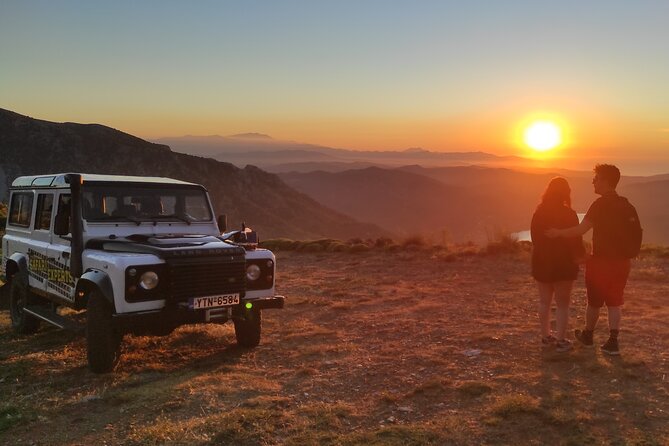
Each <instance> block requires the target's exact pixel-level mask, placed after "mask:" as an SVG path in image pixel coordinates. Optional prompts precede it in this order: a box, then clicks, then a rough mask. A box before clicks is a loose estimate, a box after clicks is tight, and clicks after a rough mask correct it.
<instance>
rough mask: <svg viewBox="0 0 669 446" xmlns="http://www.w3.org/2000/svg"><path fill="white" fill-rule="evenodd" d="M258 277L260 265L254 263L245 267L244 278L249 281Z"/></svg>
mask: <svg viewBox="0 0 669 446" xmlns="http://www.w3.org/2000/svg"><path fill="white" fill-rule="evenodd" d="M259 277H260V267H259V266H258V265H255V264H254V265H249V266H247V267H246V279H247V280H248V281H249V282H253V281H254V280H258V278H259Z"/></svg>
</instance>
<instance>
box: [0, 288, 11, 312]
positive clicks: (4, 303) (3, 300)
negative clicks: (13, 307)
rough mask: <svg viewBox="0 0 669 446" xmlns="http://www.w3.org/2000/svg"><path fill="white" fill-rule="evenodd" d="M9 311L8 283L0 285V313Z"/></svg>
mask: <svg viewBox="0 0 669 446" xmlns="http://www.w3.org/2000/svg"><path fill="white" fill-rule="evenodd" d="M1 310H9V283H3V284H2V285H0V311H1Z"/></svg>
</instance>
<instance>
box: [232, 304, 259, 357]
mask: <svg viewBox="0 0 669 446" xmlns="http://www.w3.org/2000/svg"><path fill="white" fill-rule="evenodd" d="M261 319H262V317H261V313H260V310H257V309H255V308H253V309H250V310H245V311H244V313H243V314H242V317H240V318H236V319H235V320H234V322H235V337H236V338H237V344H238V345H239V346H240V347H246V348H253V347H256V346H257V345H258V344H260V331H261V330H260V327H261Z"/></svg>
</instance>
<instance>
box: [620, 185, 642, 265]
mask: <svg viewBox="0 0 669 446" xmlns="http://www.w3.org/2000/svg"><path fill="white" fill-rule="evenodd" d="M617 210H618V212H617V215H618V217H617V218H616V222H615V227H616V235H617V236H618V243H617V244H618V251H619V253H620V254H621V255H622V256H623V257H626V258H628V259H631V258H634V257H636V256H638V255H639V252H640V251H641V240H642V238H643V230H642V229H641V222H640V221H639V215H638V214H637V212H636V208H635V207H634V206H632V204H630V202H629V201H627V198H625V197H619V202H618V209H617Z"/></svg>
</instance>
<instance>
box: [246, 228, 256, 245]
mask: <svg viewBox="0 0 669 446" xmlns="http://www.w3.org/2000/svg"><path fill="white" fill-rule="evenodd" d="M246 243H258V233H257V232H256V231H251V232H247V233H246Z"/></svg>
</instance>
